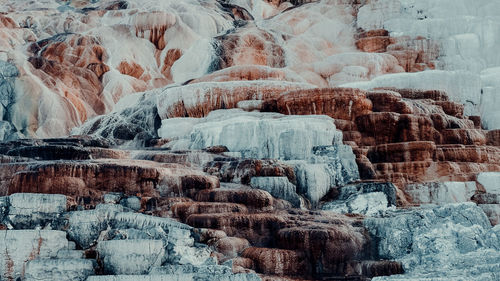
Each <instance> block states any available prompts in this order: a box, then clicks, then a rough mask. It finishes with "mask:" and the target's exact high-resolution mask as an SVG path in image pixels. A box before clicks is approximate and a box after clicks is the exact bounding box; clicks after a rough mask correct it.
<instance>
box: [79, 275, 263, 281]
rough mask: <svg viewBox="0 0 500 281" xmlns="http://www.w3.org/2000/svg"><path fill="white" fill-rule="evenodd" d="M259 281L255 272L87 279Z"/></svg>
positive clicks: (91, 280) (91, 279) (94, 280)
mask: <svg viewBox="0 0 500 281" xmlns="http://www.w3.org/2000/svg"><path fill="white" fill-rule="evenodd" d="M214 280H217V281H260V280H262V279H261V278H260V277H259V276H258V275H257V274H254V273H250V274H224V275H223V274H220V275H213V274H203V273H195V274H190V273H187V274H167V275H115V276H89V278H87V281H214Z"/></svg>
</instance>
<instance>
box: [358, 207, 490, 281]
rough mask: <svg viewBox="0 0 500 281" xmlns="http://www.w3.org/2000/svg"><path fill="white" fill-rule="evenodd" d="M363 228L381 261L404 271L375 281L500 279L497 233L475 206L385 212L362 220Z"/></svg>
mask: <svg viewBox="0 0 500 281" xmlns="http://www.w3.org/2000/svg"><path fill="white" fill-rule="evenodd" d="M364 225H365V227H367V228H368V230H369V232H370V233H371V235H372V236H374V238H375V239H378V240H377V241H378V252H379V255H380V258H388V259H396V260H399V261H401V262H402V263H403V266H404V268H405V272H406V273H405V275H403V276H395V277H383V278H380V279H376V280H402V279H401V278H403V279H404V278H407V279H404V280H412V279H411V278H414V280H446V278H448V280H449V279H453V280H455V278H457V280H461V279H460V278H463V279H464V280H465V279H468V280H495V279H496V278H497V277H498V270H497V269H498V265H499V264H500V240H499V239H500V235H499V234H500V231H499V230H500V228H498V226H497V227H495V228H492V227H491V224H490V222H489V221H488V218H487V217H486V215H485V214H484V212H483V211H482V210H481V208H479V207H478V206H476V205H475V204H474V203H457V204H448V205H445V206H442V207H429V208H421V209H418V208H413V209H409V210H405V211H403V210H401V211H396V212H392V213H391V212H389V213H386V214H385V215H384V216H382V217H374V218H367V219H365V221H364ZM393 278H394V279H393ZM426 278H430V279H426ZM440 278H441V279H440ZM488 278H490V279H488ZM491 278H493V279H491Z"/></svg>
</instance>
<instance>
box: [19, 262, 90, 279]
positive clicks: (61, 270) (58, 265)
mask: <svg viewBox="0 0 500 281" xmlns="http://www.w3.org/2000/svg"><path fill="white" fill-rule="evenodd" d="M93 274H94V263H93V262H92V260H89V259H36V260H32V261H29V262H28V263H27V264H26V271H25V274H24V280H26V281H35V280H39V281H51V280H61V281H73V280H75V281H85V280H87V277H88V276H89V275H93Z"/></svg>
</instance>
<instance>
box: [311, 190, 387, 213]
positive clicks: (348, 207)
mask: <svg viewBox="0 0 500 281" xmlns="http://www.w3.org/2000/svg"><path fill="white" fill-rule="evenodd" d="M338 190H339V194H338V196H337V198H336V199H335V200H334V201H331V202H326V203H325V204H323V206H322V207H321V208H322V209H323V210H325V211H331V212H335V213H342V214H346V213H357V214H363V215H366V216H375V215H378V214H381V213H383V212H385V211H388V210H394V209H395V207H396V187H395V186H394V185H393V184H392V183H377V182H374V183H359V184H351V185H347V186H343V187H340V188H339V189H338Z"/></svg>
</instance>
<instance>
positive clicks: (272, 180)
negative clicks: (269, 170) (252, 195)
mask: <svg viewBox="0 0 500 281" xmlns="http://www.w3.org/2000/svg"><path fill="white" fill-rule="evenodd" d="M250 186H251V187H252V188H258V189H262V190H265V191H267V192H269V193H270V194H271V195H272V196H273V197H276V198H279V199H283V200H287V201H289V202H290V203H292V205H293V206H294V207H295V208H300V207H303V206H304V203H303V199H302V198H301V197H300V196H299V195H298V194H297V188H296V187H295V185H294V184H292V183H291V182H290V181H289V180H288V178H287V177H252V178H251V180H250Z"/></svg>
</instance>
